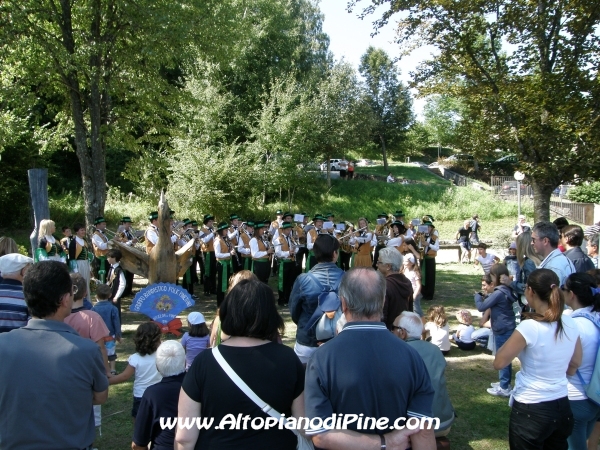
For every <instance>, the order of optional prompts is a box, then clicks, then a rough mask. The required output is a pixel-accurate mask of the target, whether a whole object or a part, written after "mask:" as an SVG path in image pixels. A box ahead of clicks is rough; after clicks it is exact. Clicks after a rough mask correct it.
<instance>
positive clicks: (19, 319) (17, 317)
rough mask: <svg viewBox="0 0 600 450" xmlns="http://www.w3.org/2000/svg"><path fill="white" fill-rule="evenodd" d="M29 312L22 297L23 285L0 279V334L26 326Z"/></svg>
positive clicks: (15, 281)
mask: <svg viewBox="0 0 600 450" xmlns="http://www.w3.org/2000/svg"><path fill="white" fill-rule="evenodd" d="M28 320H29V312H28V311H27V304H26V303H25V297H24V296H23V284H22V283H21V282H20V281H17V280H10V279H6V278H4V279H2V282H1V283H0V333H4V332H7V331H10V330H14V329H15V328H21V327H24V326H25V325H27V321H28Z"/></svg>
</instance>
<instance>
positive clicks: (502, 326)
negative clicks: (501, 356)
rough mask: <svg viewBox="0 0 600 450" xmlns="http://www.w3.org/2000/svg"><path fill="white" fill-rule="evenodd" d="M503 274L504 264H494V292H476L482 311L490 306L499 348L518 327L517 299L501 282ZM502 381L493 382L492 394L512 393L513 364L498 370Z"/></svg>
mask: <svg viewBox="0 0 600 450" xmlns="http://www.w3.org/2000/svg"><path fill="white" fill-rule="evenodd" d="M502 275H506V276H508V269H507V268H506V266H505V265H504V264H494V265H493V266H492V268H491V269H490V277H491V279H492V282H493V283H494V290H493V292H492V293H491V294H490V295H488V296H487V297H484V296H483V295H482V293H477V294H475V305H476V306H477V310H478V311H480V312H483V311H485V310H486V309H488V308H490V309H491V310H492V311H491V320H492V332H493V333H494V345H495V348H496V350H499V349H500V348H501V347H502V346H503V345H504V343H505V342H506V341H507V340H508V338H509V337H510V336H511V335H512V333H513V331H514V330H515V328H516V323H515V312H514V310H513V303H514V302H515V301H516V300H517V298H516V296H515V295H514V293H513V292H512V289H511V288H510V287H508V286H505V285H503V284H500V278H501V276H502ZM498 377H499V379H500V382H499V383H498V384H496V383H493V384H492V387H491V388H490V389H488V390H487V391H488V393H489V394H491V395H496V396H501V397H509V396H510V393H511V387H510V380H511V378H512V366H511V365H510V364H509V365H508V366H506V367H504V368H503V369H501V370H500V371H499V372H498Z"/></svg>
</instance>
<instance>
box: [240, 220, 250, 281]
mask: <svg viewBox="0 0 600 450" xmlns="http://www.w3.org/2000/svg"><path fill="white" fill-rule="evenodd" d="M253 234H254V222H251V221H248V222H246V224H245V226H243V227H242V231H241V232H240V238H239V240H238V247H237V249H238V252H239V254H240V256H241V257H242V259H241V262H242V263H241V267H242V270H250V271H251V270H252V251H251V250H250V240H251V239H252V235H253Z"/></svg>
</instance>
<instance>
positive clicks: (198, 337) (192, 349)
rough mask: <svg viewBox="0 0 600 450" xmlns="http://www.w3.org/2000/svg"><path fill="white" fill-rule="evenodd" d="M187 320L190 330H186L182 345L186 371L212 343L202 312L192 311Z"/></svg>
mask: <svg viewBox="0 0 600 450" xmlns="http://www.w3.org/2000/svg"><path fill="white" fill-rule="evenodd" d="M187 321H188V323H189V325H190V331H189V332H186V333H185V334H184V335H183V337H182V338H181V345H182V346H183V348H184V349H185V370H186V371H187V370H188V369H189V368H190V366H191V365H192V363H193V362H194V359H195V358H196V356H198V355H199V354H200V353H201V352H202V351H203V350H206V349H207V348H208V347H209V344H210V331H208V327H207V326H206V321H205V320H204V316H203V315H202V313H199V312H196V311H194V312H192V313H190V314H189V315H188V317H187Z"/></svg>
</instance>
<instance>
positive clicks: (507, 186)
mask: <svg viewBox="0 0 600 450" xmlns="http://www.w3.org/2000/svg"><path fill="white" fill-rule="evenodd" d="M526 192H527V185H526V184H523V183H521V194H525V193H526ZM501 193H502V194H504V195H516V194H517V182H516V181H505V182H504V183H502V190H501Z"/></svg>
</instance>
